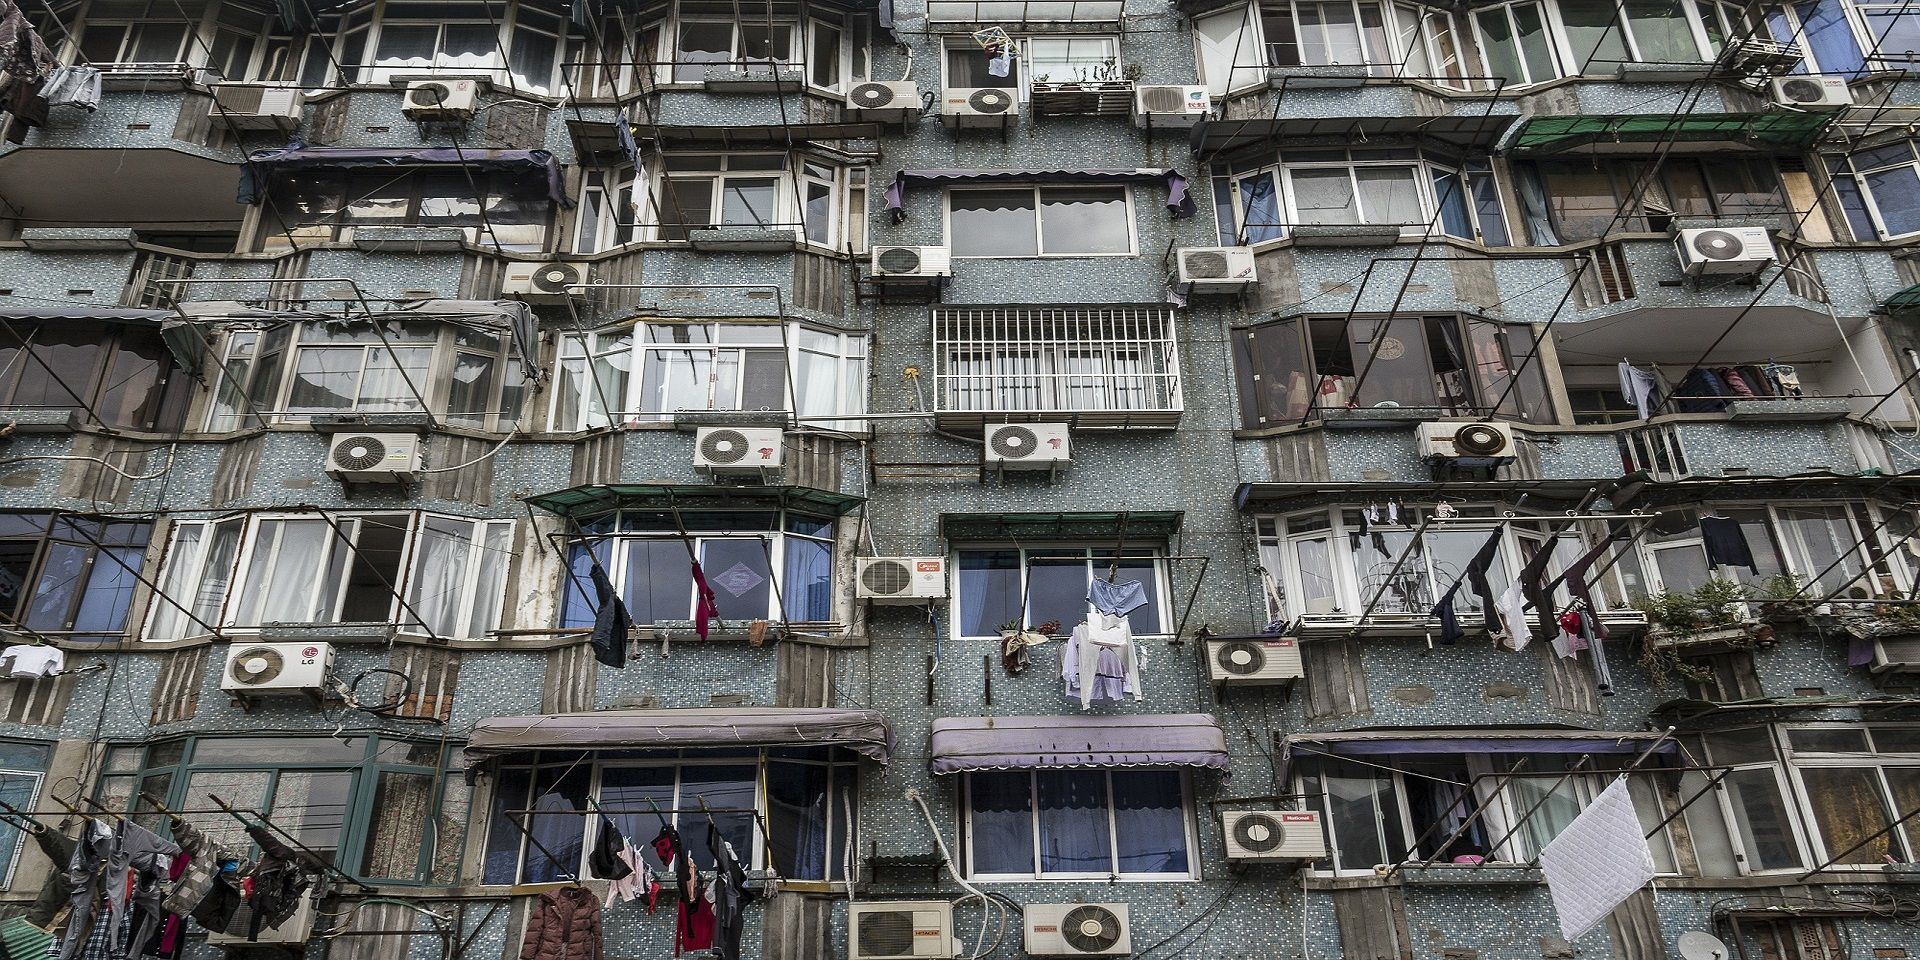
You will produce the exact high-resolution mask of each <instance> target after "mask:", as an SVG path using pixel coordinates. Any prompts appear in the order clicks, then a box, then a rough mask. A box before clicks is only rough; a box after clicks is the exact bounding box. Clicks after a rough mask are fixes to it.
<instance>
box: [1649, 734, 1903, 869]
mask: <svg viewBox="0 0 1920 960" xmlns="http://www.w3.org/2000/svg"><path fill="white" fill-rule="evenodd" d="M1704 740H1705V746H1706V751H1705V754H1706V756H1707V758H1708V760H1709V762H1711V763H1713V764H1716V765H1721V766H1724V767H1730V768H1731V770H1730V772H1728V773H1727V776H1726V778H1725V779H1723V780H1722V781H1721V782H1720V785H1719V786H1718V787H1717V788H1716V789H1715V793H1717V794H1718V796H1717V797H1707V798H1702V799H1701V800H1699V801H1696V803H1695V804H1694V806H1696V807H1698V806H1700V805H1701V804H1707V803H1715V802H1716V801H1717V803H1718V808H1719V809H1718V811H1717V812H1718V813H1719V814H1720V816H1719V817H1718V818H1716V817H1714V813H1715V812H1716V811H1715V810H1713V809H1709V810H1707V811H1704V817H1703V819H1707V820H1710V821H1711V820H1718V823H1717V824H1716V825H1721V824H1724V825H1725V826H1726V827H1730V828H1731V829H1730V830H1729V831H1728V832H1727V833H1726V834H1725V835H1726V836H1727V837H1728V838H1729V841H1730V848H1729V850H1728V851H1727V853H1726V854H1725V855H1724V856H1715V857H1708V858H1703V860H1702V864H1701V866H1702V872H1728V873H1731V872H1735V871H1734V870H1727V869H1726V868H1729V867H1736V865H1737V868H1736V869H1737V872H1740V873H1766V872H1769V871H1775V870H1791V869H1805V868H1806V867H1807V866H1810V864H1808V863H1807V862H1806V860H1805V855H1804V853H1803V852H1802V850H1801V847H1800V839H1799V834H1798V832H1797V830H1796V827H1795V821H1796V817H1795V813H1794V811H1793V809H1792V808H1791V807H1789V806H1788V804H1787V799H1786V798H1787V796H1788V794H1787V783H1786V777H1785V774H1784V772H1783V771H1782V770H1781V767H1780V760H1779V754H1778V753H1777V752H1776V750H1775V747H1774V743H1773V734H1772V732H1771V731H1770V730H1768V729H1767V728H1765V727H1749V728H1745V729H1740V730H1729V731H1725V732H1721V733H1712V734H1708V735H1706V737H1705V738H1704ZM1716 772H1717V771H1716ZM1697 789H1698V788H1697V787H1696V789H1695V792H1697ZM1687 795H1688V796H1692V795H1693V793H1692V792H1689V793H1688V794H1687ZM1909 809H1911V808H1909ZM1691 812H1692V810H1691V808H1690V809H1689V813H1691ZM1690 819H1691V818H1690ZM1692 832H1693V833H1695V834H1696V839H1695V841H1694V842H1695V845H1696V846H1699V845H1700V843H1701V839H1700V835H1701V834H1703V833H1704V834H1705V835H1706V838H1707V840H1708V842H1709V844H1711V843H1712V842H1713V841H1717V839H1718V836H1719V835H1720V834H1719V832H1718V831H1713V830H1707V831H1702V830H1698V829H1696V830H1694V831H1692ZM1712 849H1713V848H1712V846H1711V845H1710V846H1709V850H1712ZM1710 863H1712V864H1714V866H1711V867H1710V866H1709V864H1710ZM1716 867H1717V868H1719V869H1715V868H1716Z"/></svg>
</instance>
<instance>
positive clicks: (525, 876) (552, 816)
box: [509, 764, 593, 883]
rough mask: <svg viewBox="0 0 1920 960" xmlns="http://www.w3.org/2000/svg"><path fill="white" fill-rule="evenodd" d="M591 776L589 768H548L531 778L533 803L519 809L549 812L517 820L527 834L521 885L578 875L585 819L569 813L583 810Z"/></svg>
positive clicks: (590, 766) (552, 881)
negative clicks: (532, 780) (524, 827)
mask: <svg viewBox="0 0 1920 960" xmlns="http://www.w3.org/2000/svg"><path fill="white" fill-rule="evenodd" d="M563 772H564V773H565V776H564V777H563V776H562V775H561V774H562V773H563ZM592 772H593V770H592V765H591V764H581V765H579V766H577V767H562V768H548V769H545V770H541V771H539V773H538V775H537V776H535V777H534V782H533V793H534V798H533V803H532V805H531V806H530V807H527V808H523V809H532V810H540V811H553V812H552V813H544V812H543V813H537V814H532V815H529V816H526V817H522V818H520V822H521V823H523V824H525V825H526V830H527V833H528V841H527V848H526V849H527V853H526V862H525V864H524V866H523V867H522V869H521V873H520V881H521V882H522V883H554V882H557V881H561V880H567V879H570V878H573V877H574V876H575V875H576V874H577V873H578V871H579V869H580V852H581V849H582V847H583V845H584V842H585V838H586V829H587V827H586V820H587V818H586V817H583V816H580V815H579V814H578V813H575V812H573V811H578V810H585V809H586V808H587V787H588V784H589V783H590V782H591V774H592ZM509 829H511V828H509Z"/></svg>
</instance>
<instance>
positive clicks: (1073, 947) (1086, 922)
mask: <svg viewBox="0 0 1920 960" xmlns="http://www.w3.org/2000/svg"><path fill="white" fill-rule="evenodd" d="M1021 915H1022V917H1023V918H1024V921H1025V923H1026V928H1027V936H1026V944H1025V946H1026V951H1027V954H1028V955H1030V956H1036V957H1124V956H1127V955H1128V954H1131V953H1133V937H1132V931H1130V930H1128V926H1129V925H1128V923H1127V905H1126V904H1124V903H1030V904H1027V908H1026V910H1024V911H1022V914H1021Z"/></svg>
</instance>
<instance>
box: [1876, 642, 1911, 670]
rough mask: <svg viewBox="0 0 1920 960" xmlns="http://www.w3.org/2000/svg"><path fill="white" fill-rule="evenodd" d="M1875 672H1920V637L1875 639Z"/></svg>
mask: <svg viewBox="0 0 1920 960" xmlns="http://www.w3.org/2000/svg"><path fill="white" fill-rule="evenodd" d="M1872 669H1873V672H1874V673H1920V637H1888V638H1885V639H1879V640H1875V641H1873V668H1872Z"/></svg>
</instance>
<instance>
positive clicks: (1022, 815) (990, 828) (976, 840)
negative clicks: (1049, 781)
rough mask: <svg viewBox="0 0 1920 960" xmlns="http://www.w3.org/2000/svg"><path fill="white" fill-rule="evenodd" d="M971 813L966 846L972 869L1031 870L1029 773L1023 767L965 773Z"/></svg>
mask: <svg viewBox="0 0 1920 960" xmlns="http://www.w3.org/2000/svg"><path fill="white" fill-rule="evenodd" d="M967 804H968V807H969V808H970V810H971V812H972V814H973V815H972V817H971V818H970V820H971V822H970V824H969V833H968V834H967V846H968V849H970V850H971V851H972V853H973V872H974V873H977V874H980V873H984V874H1026V875H1031V874H1032V873H1033V791H1032V775H1031V774H1029V773H1027V772H1026V771H1024V770H1021V771H1017V772H1004V773H974V774H969V775H968V776H967Z"/></svg>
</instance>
